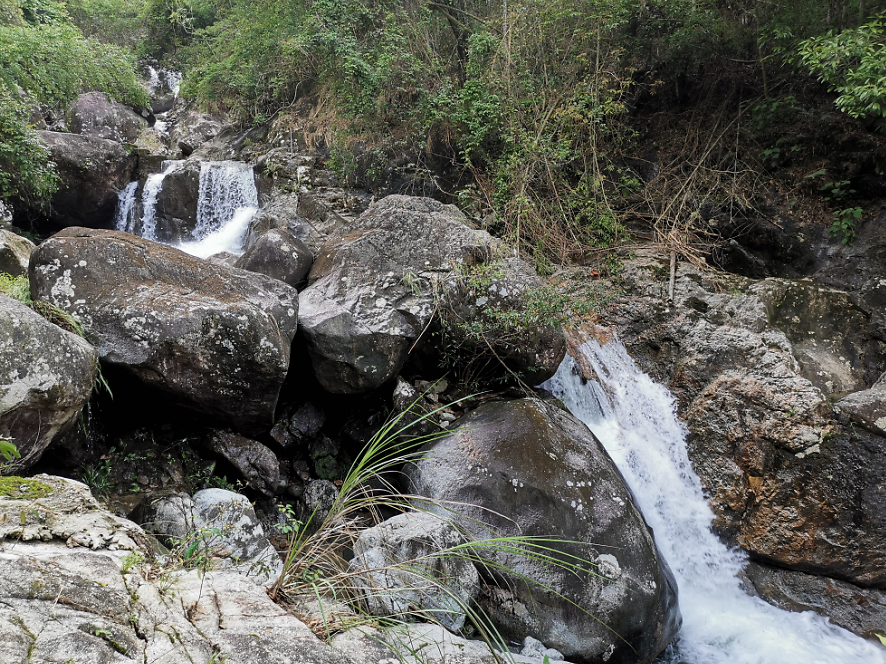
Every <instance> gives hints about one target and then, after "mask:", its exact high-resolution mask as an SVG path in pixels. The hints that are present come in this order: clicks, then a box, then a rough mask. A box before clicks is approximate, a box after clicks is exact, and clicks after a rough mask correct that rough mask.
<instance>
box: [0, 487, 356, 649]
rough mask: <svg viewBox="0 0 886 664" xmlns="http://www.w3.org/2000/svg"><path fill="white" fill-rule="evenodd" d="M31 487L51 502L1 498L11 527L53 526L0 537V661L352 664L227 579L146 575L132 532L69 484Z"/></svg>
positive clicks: (170, 570)
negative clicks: (0, 543)
mask: <svg viewBox="0 0 886 664" xmlns="http://www.w3.org/2000/svg"><path fill="white" fill-rule="evenodd" d="M36 479H38V480H40V481H42V482H45V483H46V484H48V485H50V486H51V487H52V493H51V495H50V496H48V497H46V498H41V499H38V500H7V499H4V498H0V510H2V513H3V514H4V515H9V517H10V518H9V519H8V521H9V522H15V523H16V524H17V523H18V522H19V515H21V514H25V515H29V516H28V517H27V518H28V521H29V526H28V527H30V522H31V521H33V522H35V523H36V522H37V518H36V517H35V516H30V515H33V514H36V515H40V516H41V517H42V518H43V519H44V520H46V519H48V520H49V522H51V524H52V525H51V526H50V527H47V528H44V529H43V530H42V531H40V532H39V533H37V534H36V536H35V537H26V538H20V539H19V538H16V534H14V533H9V532H8V531H2V532H0V534H2V536H6V537H7V538H8V539H13V538H16V539H15V542H14V546H6V547H4V548H3V550H2V551H0V643H2V644H3V649H2V658H3V661H4V662H6V661H9V662H25V661H32V662H59V663H61V662H74V663H76V664H93V663H95V662H105V663H108V664H118V663H119V664H125V663H126V662H132V661H146V662H169V663H170V664H189V663H193V662H211V661H215V662H222V661H231V662H242V663H243V664H284V663H285V662H293V661H298V662H301V663H303V664H349V660H348V659H347V658H346V657H345V656H344V655H342V654H341V653H336V652H334V651H333V650H332V648H330V647H329V646H327V645H326V644H324V643H322V642H321V641H320V640H319V639H317V638H316V637H315V636H314V635H313V634H312V633H311V631H310V630H309V629H308V628H307V627H306V626H305V625H304V624H303V623H301V622H299V621H298V620H297V619H296V618H295V617H293V616H292V615H290V614H289V613H287V612H286V611H284V610H283V609H281V608H280V607H278V606H277V605H275V604H274V603H273V602H272V601H271V600H270V599H269V598H268V596H267V593H266V592H265V589H264V588H262V587H260V586H258V585H256V584H254V583H252V582H250V581H249V580H247V579H244V578H243V577H242V576H241V575H239V574H237V573H236V572H234V571H216V570H210V571H208V572H205V573H204V572H202V571H200V570H184V569H181V568H175V567H174V566H173V567H170V566H166V567H161V568H160V569H161V570H162V574H161V575H160V577H159V578H157V577H156V576H154V577H150V576H149V574H148V572H149V570H150V566H149V565H148V564H147V563H149V562H150V561H151V560H152V554H151V551H150V549H149V547H148V546H147V540H146V538H145V535H144V532H143V531H142V530H141V529H140V528H139V527H138V526H137V525H136V524H134V523H132V522H131V521H126V520H125V519H119V518H117V517H113V516H112V515H111V514H109V513H108V512H105V511H104V510H101V509H100V508H99V507H98V505H97V504H96V503H95V501H94V500H93V499H92V498H91V496H90V495H89V491H88V490H87V489H86V487H85V486H84V485H82V484H79V483H78V482H71V481H68V480H62V479H60V478H51V477H47V476H38V477H37V478H36ZM13 515H14V519H13V518H11V517H12V516H13ZM99 524H100V525H99ZM24 530H25V531H26V532H28V529H27V528H25V529H24ZM65 533H69V534H68V535H66V534H65ZM66 538H67V543H66V541H65V539H66ZM7 541H8V540H7ZM155 562H158V563H160V564H161V565H162V564H164V563H162V561H155ZM167 564H168V561H167ZM154 569H155V570H156V569H157V568H154ZM149 578H153V580H149Z"/></svg>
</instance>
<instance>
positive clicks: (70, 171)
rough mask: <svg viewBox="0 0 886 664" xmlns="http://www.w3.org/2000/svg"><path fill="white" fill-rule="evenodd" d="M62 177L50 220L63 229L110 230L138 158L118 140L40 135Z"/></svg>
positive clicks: (48, 133) (73, 135)
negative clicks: (76, 227) (71, 227)
mask: <svg viewBox="0 0 886 664" xmlns="http://www.w3.org/2000/svg"><path fill="white" fill-rule="evenodd" d="M39 136H40V141H41V142H42V143H43V144H44V145H46V147H47V148H48V149H49V152H50V154H51V155H52V160H53V161H54V162H55V164H56V168H57V170H58V174H59V175H60V176H61V186H60V187H59V190H58V191H57V192H56V193H55V194H54V195H53V197H52V208H51V211H50V215H49V216H50V218H51V219H52V221H53V222H55V223H57V224H59V225H60V226H86V227H88V228H109V227H110V225H111V222H112V221H113V219H114V212H115V210H116V208H117V194H119V193H120V192H121V191H123V189H124V188H125V187H126V185H127V184H129V183H130V182H131V181H132V180H134V179H135V172H136V168H137V166H138V157H137V156H136V155H134V154H130V153H129V152H127V151H126V150H125V149H124V148H123V146H122V145H120V144H119V143H116V142H114V141H109V140H106V139H103V138H94V137H91V136H82V135H79V134H63V133H58V132H53V131H41V132H39Z"/></svg>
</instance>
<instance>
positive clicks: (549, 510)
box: [407, 399, 680, 662]
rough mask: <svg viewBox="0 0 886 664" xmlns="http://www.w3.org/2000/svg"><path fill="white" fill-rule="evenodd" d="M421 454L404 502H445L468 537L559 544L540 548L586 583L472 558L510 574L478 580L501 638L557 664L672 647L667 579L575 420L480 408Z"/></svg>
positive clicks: (639, 657) (623, 492) (510, 561)
mask: <svg viewBox="0 0 886 664" xmlns="http://www.w3.org/2000/svg"><path fill="white" fill-rule="evenodd" d="M423 452H424V455H423V458H422V459H421V460H420V461H418V462H416V463H415V464H414V465H410V466H407V475H408V477H409V480H410V484H411V489H412V491H413V493H416V494H418V495H421V496H426V497H428V498H431V499H433V500H435V501H452V502H449V503H447V504H449V505H452V506H453V508H454V509H455V510H457V511H458V512H460V513H462V514H464V515H465V516H466V517H468V518H467V519H464V520H463V521H461V522H460V523H461V526H462V527H464V528H465V529H466V530H468V531H469V532H471V534H472V535H473V536H475V537H478V538H481V539H482V538H486V537H489V536H490V535H491V534H500V535H506V536H507V535H516V534H521V535H527V536H540V537H554V538H558V539H562V540H564V541H568V542H571V544H566V543H563V544H553V545H551V546H552V547H553V548H555V549H557V550H562V551H564V552H566V553H568V554H570V555H574V556H578V558H579V559H581V560H586V561H589V562H590V563H591V564H592V565H593V566H594V569H595V570H596V571H597V572H598V573H597V574H589V573H586V572H580V573H579V574H578V577H576V576H575V575H573V574H572V573H570V572H568V571H564V570H563V569H560V568H553V567H552V566H549V565H545V564H544V563H541V562H539V561H534V560H532V559H531V558H530V557H528V556H517V555H514V554H512V553H509V552H503V551H496V552H490V553H483V555H484V556H488V557H489V558H491V559H493V560H494V561H495V562H496V563H500V564H502V565H504V566H505V567H506V568H507V569H509V570H513V572H514V573H510V572H502V571H501V569H502V568H500V567H496V568H494V569H486V570H485V571H484V570H482V569H481V572H482V573H483V575H484V581H485V582H486V584H487V587H486V590H485V597H484V600H483V607H484V608H485V609H486V611H487V612H488V613H489V614H490V616H491V618H492V620H493V622H494V623H495V624H496V625H497V627H498V628H499V629H500V630H501V631H502V633H503V634H505V635H506V636H507V638H510V639H515V640H518V641H522V640H523V638H524V637H525V636H526V635H531V636H533V637H534V638H537V639H538V640H540V641H542V642H543V643H545V644H546V645H548V646H550V647H552V648H555V649H557V650H559V651H561V652H562V653H563V654H564V655H565V656H566V657H567V658H572V657H575V658H580V659H582V660H586V661H603V660H604V659H605V661H608V662H651V661H652V660H653V659H655V657H656V656H657V655H658V654H659V653H660V652H661V651H662V650H663V649H664V648H665V646H666V645H667V644H668V642H669V641H670V640H671V639H672V638H673V637H674V636H675V634H676V632H677V630H678V629H679V626H680V615H679V610H678V608H677V596H676V587H675V584H674V580H673V576H672V575H671V573H670V570H669V569H668V567H667V564H666V563H665V561H664V560H662V559H661V558H660V556H659V554H658V551H657V548H656V546H655V542H654V541H653V538H652V533H651V532H650V530H649V529H648V527H647V526H646V523H645V522H644V520H643V517H642V516H641V515H640V513H639V511H638V509H637V507H636V506H635V505H634V501H633V498H632V496H631V493H630V491H629V490H628V489H627V487H626V486H625V485H624V482H623V480H622V478H621V475H620V474H619V472H618V470H617V469H616V468H615V466H614V465H613V463H612V461H611V460H610V459H609V456H608V455H607V454H606V452H605V451H604V450H603V448H602V446H601V445H600V444H599V442H598V441H597V440H596V439H595V438H594V436H593V434H591V432H590V431H589V430H588V429H587V428H586V427H585V426H584V425H583V424H581V423H580V422H579V421H578V420H576V419H575V418H573V417H572V416H571V415H569V414H568V413H566V412H565V411H563V410H561V409H560V408H559V407H557V406H556V405H554V404H553V403H550V402H542V401H539V400H537V399H521V400H518V401H511V402H494V403H487V404H484V405H482V406H480V407H479V408H477V409H476V410H474V411H473V412H471V413H469V414H468V415H467V416H465V417H464V418H463V419H462V420H461V421H460V426H459V428H458V429H456V430H454V431H453V433H452V434H450V435H449V436H447V437H445V438H442V439H440V440H438V441H436V442H434V443H431V444H429V445H428V446H426V447H425V448H423ZM431 509H439V508H434V507H433V506H431ZM480 524H488V526H482V525H480ZM575 542H579V543H581V544H574V543H575ZM517 575H524V578H525V577H528V578H531V579H539V580H542V579H543V580H544V583H545V584H547V585H548V586H549V587H551V588H552V589H553V590H554V591H556V592H559V593H561V594H562V595H563V597H559V596H557V594H556V592H551V591H548V590H546V589H544V588H541V587H539V586H534V587H527V584H526V583H525V582H523V581H521V580H520V577H518V576H517ZM564 598H565V599H564ZM571 602H574V604H573V603H571ZM575 605H578V606H580V607H581V608H582V609H583V610H579V609H577V608H576V606H575ZM584 611H586V612H587V613H585V612H584Z"/></svg>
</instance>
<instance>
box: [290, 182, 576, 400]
mask: <svg viewBox="0 0 886 664" xmlns="http://www.w3.org/2000/svg"><path fill="white" fill-rule="evenodd" d="M503 251H504V250H503V248H502V246H501V245H500V244H498V243H497V242H496V241H495V240H493V239H492V237H491V236H490V235H489V234H488V233H486V232H484V231H478V230H474V229H472V228H471V227H470V226H469V225H468V224H467V220H466V218H465V217H464V216H463V215H462V214H461V212H459V210H458V209H457V208H456V207H455V206H452V205H444V204H442V203H439V202H438V201H435V200H432V199H428V198H414V197H409V196H388V197H387V198H384V199H383V200H381V201H379V202H378V203H376V204H375V205H374V206H373V207H372V208H370V209H369V210H368V211H367V212H365V213H364V214H363V215H361V216H360V218H359V219H357V220H356V221H355V222H354V224H353V226H352V228H351V229H350V230H349V231H348V232H346V233H344V234H340V235H337V236H335V237H334V238H333V239H331V240H329V241H328V242H327V243H326V244H325V245H324V246H323V248H322V249H321V250H320V252H319V255H318V256H317V258H316V260H315V262H314V266H313V267H312V269H311V272H310V274H309V276H308V282H309V285H308V287H307V288H306V289H305V290H304V291H303V292H302V300H301V302H302V313H301V317H300V325H301V327H302V332H303V334H304V339H305V342H306V345H307V349H308V353H309V355H310V357H311V362H312V367H313V369H314V373H315V375H316V377H317V380H318V381H319V382H320V384H321V385H322V386H323V387H324V388H325V389H326V390H328V391H330V392H333V393H337V394H354V393H365V392H369V391H371V390H373V389H375V388H377V387H378V386H380V385H382V384H383V383H385V382H386V381H388V380H390V379H391V378H393V377H394V376H395V375H396V374H397V373H398V372H399V371H400V369H401V368H402V367H403V364H404V362H405V361H406V358H407V355H408V353H409V351H410V349H411V348H412V347H413V346H414V344H415V342H416V340H417V339H418V338H419V336H420V335H422V333H423V332H425V331H426V328H427V327H428V325H429V324H430V323H431V321H432V319H433V317H434V315H435V312H436V311H437V309H438V307H439V306H441V300H443V301H444V302H442V305H443V306H445V307H447V308H451V309H452V310H453V311H456V310H458V308H459V307H460V305H461V303H462V298H470V299H471V300H472V301H474V300H476V299H477V294H476V293H475V292H474V291H473V290H471V289H466V290H462V289H460V288H458V284H459V280H458V279H457V278H453V277H454V276H455V275H454V271H455V270H457V269H462V270H466V269H470V268H471V267H472V266H476V265H478V264H483V263H490V262H495V261H497V260H500V258H501V254H502V253H503ZM496 274H497V275H500V276H501V283H500V284H498V285H496V288H499V287H501V288H502V289H504V291H505V292H506V293H508V294H509V297H507V298H505V299H506V300H507V302H508V306H512V307H515V309H516V310H519V308H520V307H521V306H522V305H523V299H522V294H524V293H525V292H526V288H527V286H529V285H530V284H532V285H534V286H535V287H540V286H541V285H542V282H541V280H540V279H539V278H538V277H537V276H535V275H534V274H533V273H532V272H531V269H530V268H529V267H528V266H527V265H526V264H525V263H522V262H521V261H517V260H515V259H514V260H509V261H507V262H506V269H502V270H501V271H500V272H497V273H496ZM515 293H517V294H518V295H516V297H513V295H514V294H515ZM487 299H488V297H487ZM475 304H476V302H475ZM479 304H480V306H482V305H483V303H482V302H481V303H479ZM452 329H453V330H454V331H455V334H459V333H461V332H463V331H464V330H466V329H468V328H466V327H457V326H453V328H452ZM503 338H505V337H504V336H503V335H502V336H498V335H493V337H492V338H491V339H488V340H487V341H488V342H489V348H490V350H491V351H492V353H496V354H498V355H499V356H500V358H501V359H503V360H504V361H505V362H508V361H509V360H513V359H515V358H517V359H518V362H517V365H516V366H514V367H512V370H515V371H517V372H526V375H530V374H531V380H532V381H541V380H544V379H545V378H547V377H550V376H551V375H553V373H554V372H555V371H556V369H557V366H558V365H559V363H560V361H561V360H562V359H563V355H564V353H565V345H564V341H563V335H562V332H560V331H559V330H557V329H554V328H552V327H549V326H546V325H538V324H537V325H534V326H532V329H531V330H529V331H527V332H525V333H518V334H515V335H513V336H508V337H507V344H506V345H501V344H500V343H499V342H500V341H501V340H502V339H503ZM515 349H519V350H518V351H516V352H514V353H513V354H512V351H514V350H515ZM525 360H528V361H529V362H531V363H532V366H531V367H530V365H529V364H528V363H526V362H525Z"/></svg>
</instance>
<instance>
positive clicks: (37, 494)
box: [0, 475, 53, 500]
mask: <svg viewBox="0 0 886 664" xmlns="http://www.w3.org/2000/svg"><path fill="white" fill-rule="evenodd" d="M52 491H53V489H52V487H51V486H50V485H49V484H46V483H45V482H40V481H39V480H32V479H29V478H27V477H18V476H17V475H9V476H7V477H0V498H15V499H17V500H20V499H24V500H34V499H36V498H45V497H46V496H48V495H49V494H51V493H52Z"/></svg>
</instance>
